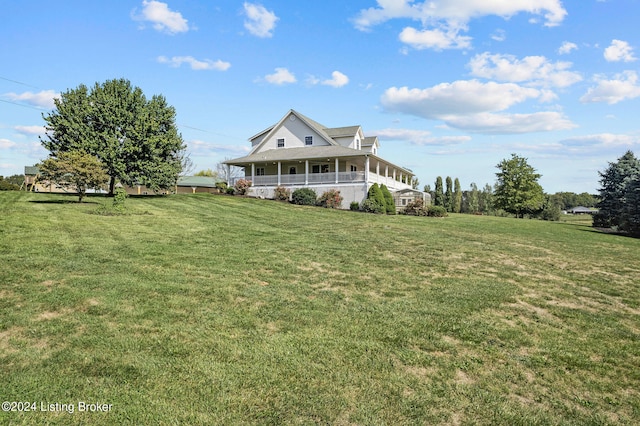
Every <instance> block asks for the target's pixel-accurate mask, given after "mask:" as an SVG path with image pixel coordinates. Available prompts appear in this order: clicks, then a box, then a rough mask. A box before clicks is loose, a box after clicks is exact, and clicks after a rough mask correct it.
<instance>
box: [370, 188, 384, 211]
mask: <svg viewBox="0 0 640 426" xmlns="http://www.w3.org/2000/svg"><path fill="white" fill-rule="evenodd" d="M367 198H368V199H369V200H373V202H375V203H376V204H377V205H378V206H380V207H381V208H382V209H383V211H386V210H387V209H386V205H387V204H386V201H385V199H384V194H383V193H382V190H381V189H380V186H379V185H378V184H377V183H374V184H373V185H371V188H369V192H368V193H367Z"/></svg>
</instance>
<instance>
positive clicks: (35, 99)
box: [3, 90, 60, 109]
mask: <svg viewBox="0 0 640 426" xmlns="http://www.w3.org/2000/svg"><path fill="white" fill-rule="evenodd" d="M3 96H5V97H7V98H9V99H11V100H12V101H21V102H25V103H27V104H29V105H33V106H37V107H40V108H47V109H53V108H55V103H54V102H53V100H54V99H55V98H59V97H60V93H56V92H55V91H53V90H42V91H40V92H38V93H33V92H24V93H20V94H18V93H5V94H4V95H3Z"/></svg>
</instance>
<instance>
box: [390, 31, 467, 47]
mask: <svg viewBox="0 0 640 426" xmlns="http://www.w3.org/2000/svg"><path fill="white" fill-rule="evenodd" d="M460 30H461V28H454V29H452V28H444V29H441V28H436V29H433V30H416V29H415V28H412V27H406V28H405V29H403V30H402V32H401V33H400V36H399V38H400V41H402V42H403V43H406V44H408V45H410V46H412V47H413V48H415V49H418V50H423V49H434V50H443V49H468V48H470V47H471V37H467V36H462V35H460V34H459V32H460Z"/></svg>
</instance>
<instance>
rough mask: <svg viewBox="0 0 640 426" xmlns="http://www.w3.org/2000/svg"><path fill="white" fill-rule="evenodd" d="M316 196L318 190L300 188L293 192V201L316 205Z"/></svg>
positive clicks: (294, 202) (305, 204)
mask: <svg viewBox="0 0 640 426" xmlns="http://www.w3.org/2000/svg"><path fill="white" fill-rule="evenodd" d="M316 198H317V195H316V191H314V190H313V189H311V188H299V189H296V190H295V191H293V193H292V194H291V202H292V203H293V204H300V205H303V206H314V205H315V204H316Z"/></svg>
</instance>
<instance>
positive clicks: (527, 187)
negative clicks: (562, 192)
mask: <svg viewBox="0 0 640 426" xmlns="http://www.w3.org/2000/svg"><path fill="white" fill-rule="evenodd" d="M496 167H497V168H498V169H499V170H500V171H499V172H498V173H496V177H497V182H496V186H495V194H494V204H495V206H496V207H497V208H500V209H503V210H504V211H506V212H508V213H513V214H515V215H516V217H519V218H522V217H524V215H525V214H532V213H537V212H539V211H541V210H542V207H543V205H544V201H545V198H544V191H543V190H542V187H541V186H540V184H539V183H538V179H540V177H541V175H540V174H538V173H536V170H535V169H534V168H533V167H531V166H530V165H529V164H528V163H527V159H526V158H523V157H520V156H518V155H516V154H511V158H509V159H504V160H502V161H501V162H500V163H499V164H498V165H497V166H496Z"/></svg>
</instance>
